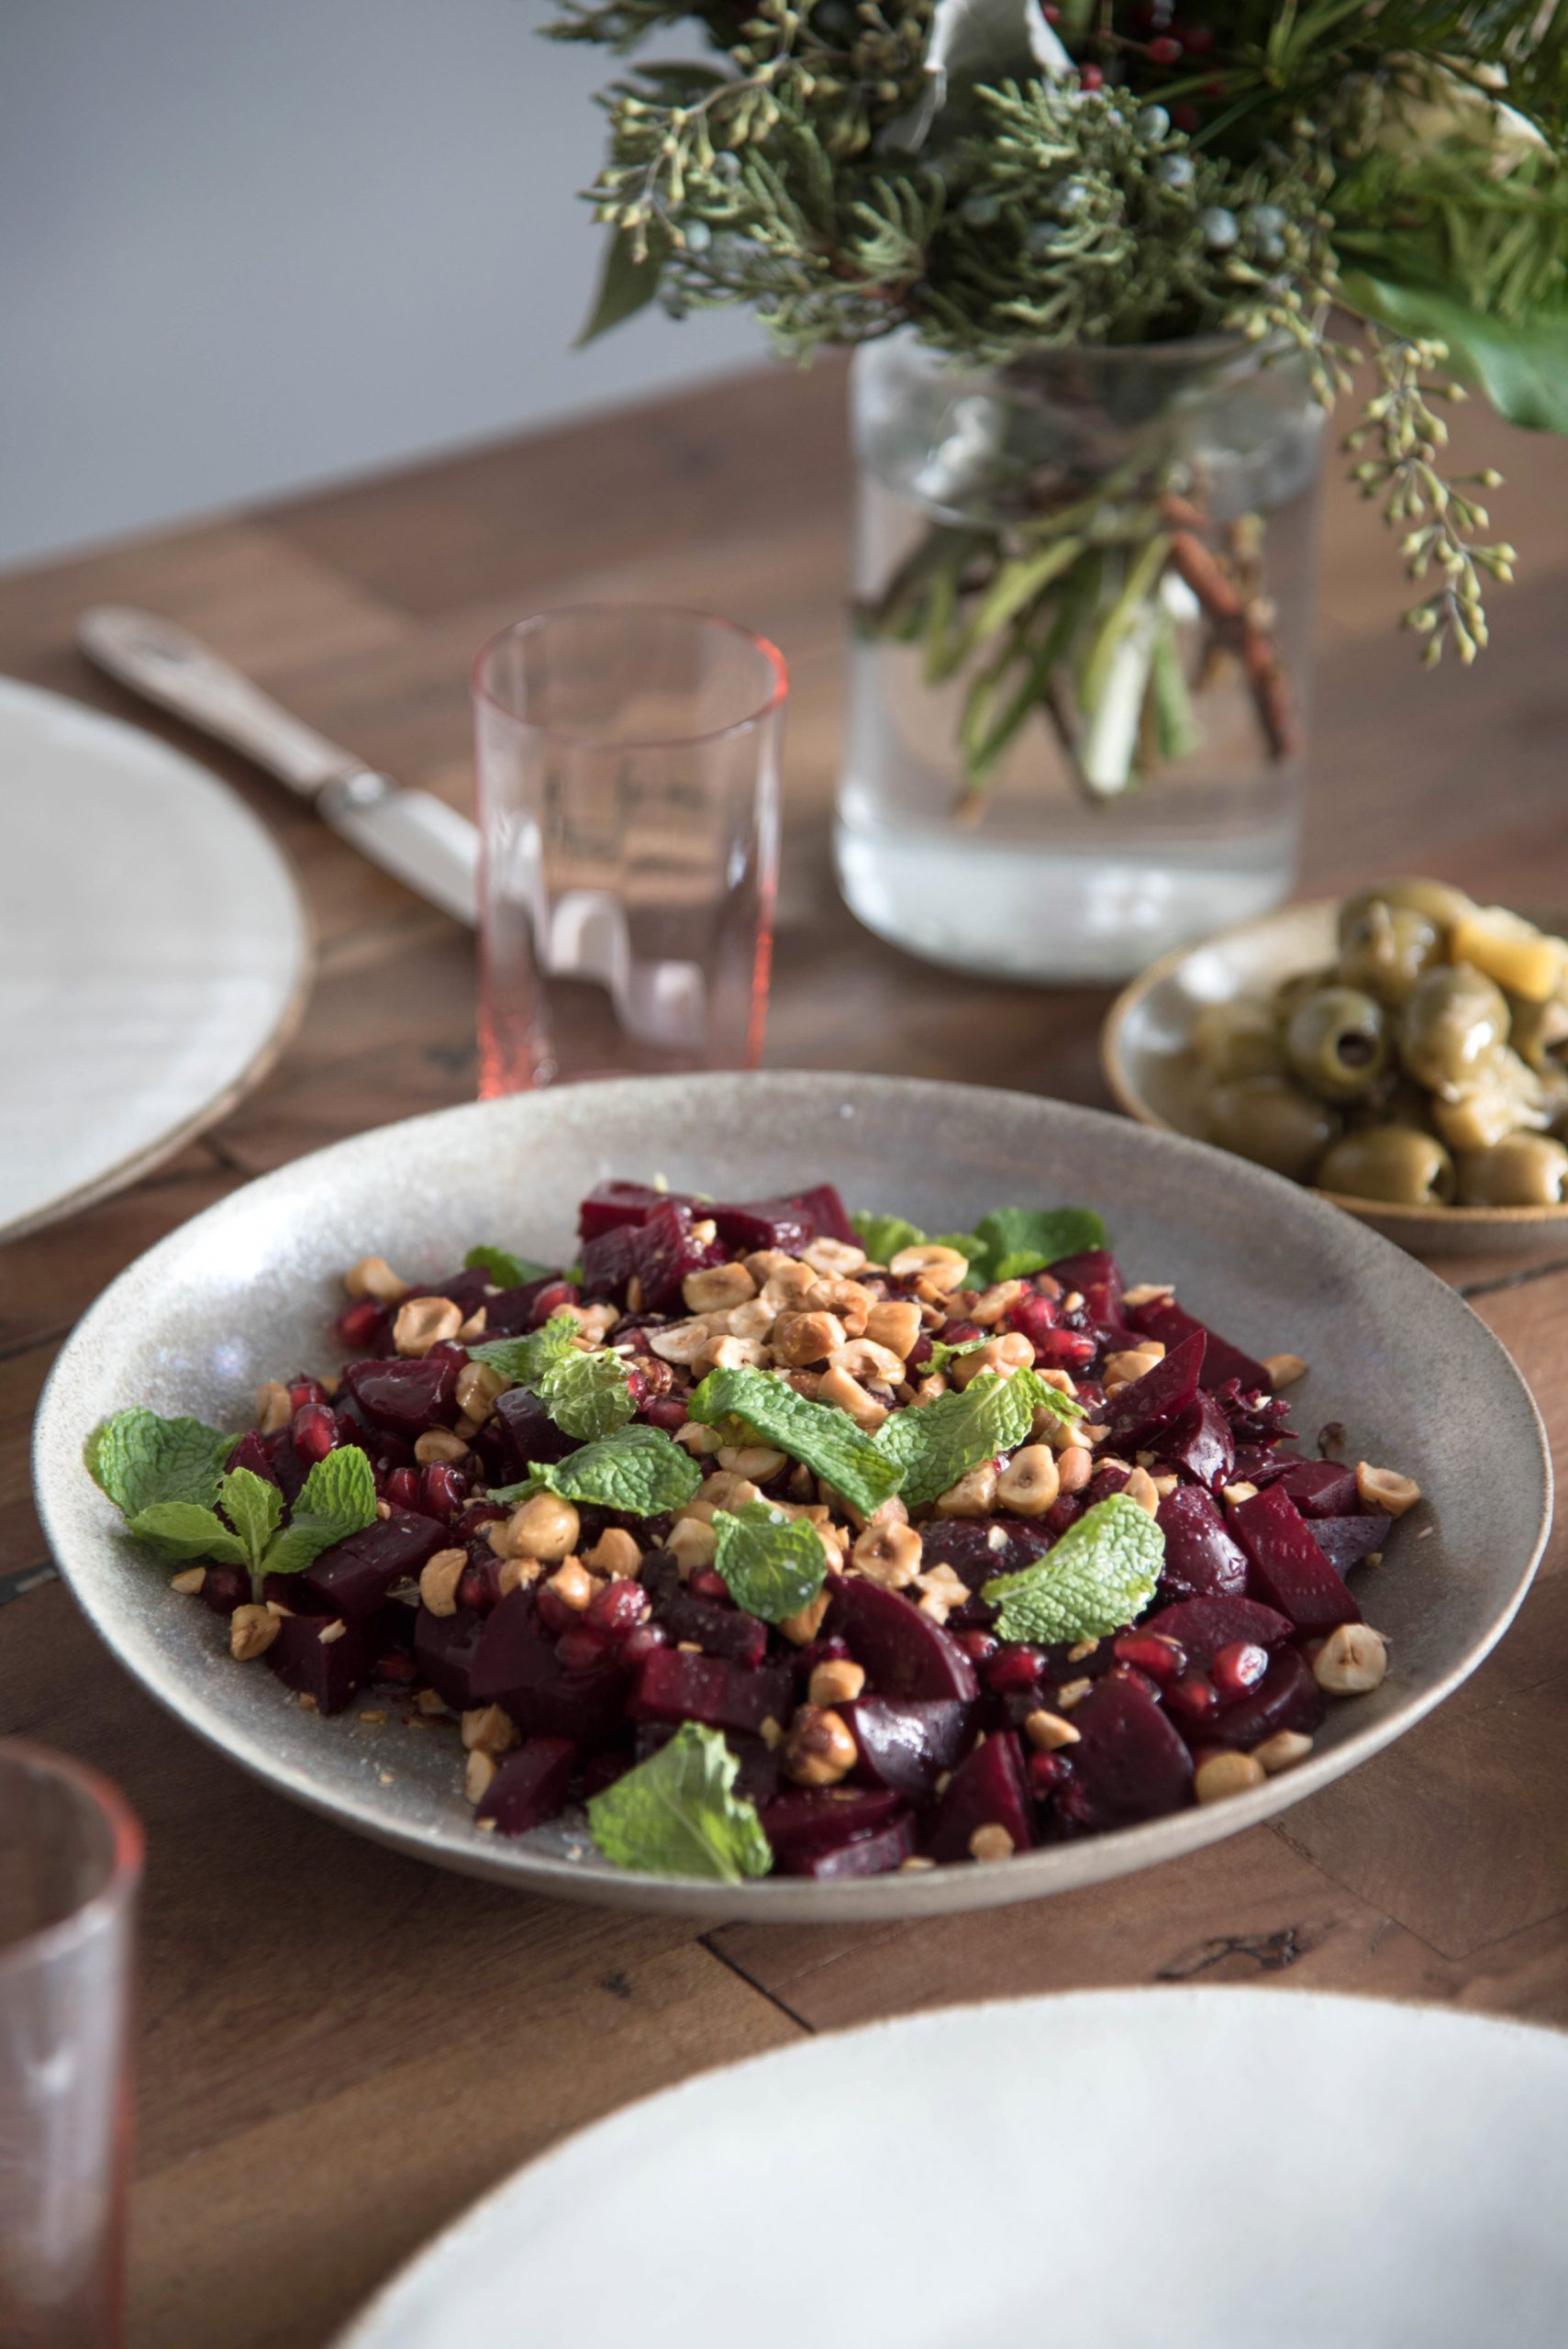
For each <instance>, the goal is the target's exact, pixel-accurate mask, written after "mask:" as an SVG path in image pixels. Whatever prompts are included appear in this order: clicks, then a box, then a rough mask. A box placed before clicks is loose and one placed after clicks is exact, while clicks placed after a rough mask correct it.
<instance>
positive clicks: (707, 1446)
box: [675, 1419, 724, 1460]
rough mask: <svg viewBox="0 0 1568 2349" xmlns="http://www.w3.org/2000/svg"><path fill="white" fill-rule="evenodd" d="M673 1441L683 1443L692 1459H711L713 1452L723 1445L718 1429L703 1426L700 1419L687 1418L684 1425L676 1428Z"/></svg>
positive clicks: (720, 1448) (719, 1449) (720, 1449)
mask: <svg viewBox="0 0 1568 2349" xmlns="http://www.w3.org/2000/svg"><path fill="white" fill-rule="evenodd" d="M675 1442H677V1443H679V1444H683V1445H684V1447H685V1449H686V1450H687V1451H688V1452H689V1453H691V1455H692V1457H693V1459H694V1460H711V1459H712V1457H713V1455H714V1453H716V1452H719V1451H722V1449H723V1446H724V1438H723V1437H722V1436H721V1435H720V1434H719V1433H718V1431H717V1429H716V1428H707V1427H704V1425H703V1423H702V1421H701V1420H700V1419H688V1420H687V1421H686V1423H685V1425H684V1427H683V1428H677V1429H676V1431H675Z"/></svg>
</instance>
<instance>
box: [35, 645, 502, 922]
mask: <svg viewBox="0 0 1568 2349" xmlns="http://www.w3.org/2000/svg"><path fill="white" fill-rule="evenodd" d="M76 637H77V642H78V643H79V644H80V645H81V647H82V650H83V652H85V653H86V654H87V656H88V658H89V660H92V661H95V662H97V664H98V666H99V668H101V669H104V670H106V671H107V673H108V674H109V675H110V676H111V677H115V678H117V679H118V681H119V683H120V684H121V685H128V686H129V687H130V688H131V690H132V691H133V692H134V693H139V694H140V695H141V696H143V697H144V698H145V699H146V700H148V701H150V702H156V703H157V705H158V706H159V707H160V708H161V709H167V710H172V712H173V713H174V715H175V716H176V717H177V718H184V719H185V720H186V722H187V723H188V724H190V725H192V726H197V727H200V728H201V729H202V731H203V732H204V733H206V734H210V735H211V736H213V738H214V739H215V740H217V741H219V742H227V743H228V745H229V747H230V749H232V750H237V751H243V752H244V753H245V755H246V756H247V757H248V758H250V759H253V760H254V761H255V763H256V764H257V765H258V766H260V767H264V768H265V769H266V771H267V772H268V774H272V775H275V776H276V777H277V779H278V780H279V782H280V783H285V784H287V785H288V786H289V788H290V790H291V791H295V792H297V793H298V794H299V795H300V796H301V797H302V798H305V799H307V800H309V801H310V803H311V805H312V806H313V807H314V808H315V810H316V813H317V815H318V816H319V817H320V818H321V819H322V821H323V822H324V823H327V824H329V825H330V826H331V828H332V829H333V830H334V831H335V832H337V833H339V834H340V836H341V837H342V838H343V839H344V840H346V841H349V842H350V844H351V845H352V846H353V847H354V848H356V849H358V850H359V852H360V853H361V856H365V857H368V858H369V859H370V860H371V862H372V863H373V864H379V865H380V866H381V867H382V869H383V871H384V872H387V873H390V874H393V875H394V876H395V878H396V879H397V880H399V881H401V882H402V883H403V884H404V885H405V887H406V888H409V889H412V890H414V891H415V892H416V893H417V895H418V896H422V897H426V898H428V900H429V902H430V903H431V904H432V905H436V906H439V907H441V909H442V911H443V912H445V913H449V914H451V915H453V916H454V917H455V918H456V919H457V920H459V921H462V922H466V923H467V924H468V925H469V927H470V928H471V929H472V928H473V926H474V924H475V923H476V922H477V920H478V914H479V893H478V879H479V833H478V830H477V829H476V827H475V826H474V825H473V824H472V823H470V821H469V820H468V818H467V817H466V816H461V815H459V813H458V812H457V810H456V808H455V807H448V806H447V804H446V801H445V800H444V799H438V798H437V797H436V796H435V794H434V793H433V792H428V791H416V790H406V789H404V788H403V787H402V786H401V785H399V784H397V783H396V782H395V780H394V779H393V777H392V776H390V775H385V774H377V773H376V772H375V771H374V769H373V768H370V767H367V766H366V765H365V763H364V762H363V760H362V759H357V758H356V757H355V756H354V754H353V752H352V751H346V750H344V749H343V748H342V746H341V745H340V744H339V743H337V742H332V741H329V740H328V738H327V736H326V735H325V734H318V733H317V730H316V729H315V727H313V726H307V725H306V723H305V721H304V719H303V718H295V716H294V714H293V712H292V711H290V710H286V709H284V707H283V705H282V703H281V702H275V701H274V700H273V699H272V696H271V695H270V694H265V693H263V692H262V691H261V687H260V686H259V685H253V684H252V683H251V681H250V678H249V677H247V676H244V675H242V674H241V673H240V672H239V670H238V669H236V668H234V667H233V666H232V665H231V664H230V663H229V662H227V661H225V660H224V659H223V658H222V656H221V655H220V654H218V653H217V652H215V651H213V650H212V648H211V646H210V645H207V644H204V643H203V642H202V640H201V639H200V638H199V637H196V636H193V635H192V634H191V633H190V631H189V630H188V629H183V628H179V627H177V626H176V625H175V624H174V622H173V621H172V620H164V619H160V618H157V617H156V616H155V615H154V614H153V613H151V612H140V611H137V610H135V609H133V608H132V607H130V606H129V605H126V604H95V605H93V606H91V607H89V608H88V609H87V610H86V611H84V612H83V613H82V614H81V616H80V618H78V620H77V624H76Z"/></svg>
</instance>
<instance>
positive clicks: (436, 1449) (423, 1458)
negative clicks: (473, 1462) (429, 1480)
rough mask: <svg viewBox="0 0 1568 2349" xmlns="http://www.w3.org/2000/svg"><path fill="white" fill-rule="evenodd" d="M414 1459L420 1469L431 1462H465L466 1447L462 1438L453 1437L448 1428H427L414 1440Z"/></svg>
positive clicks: (466, 1455)
mask: <svg viewBox="0 0 1568 2349" xmlns="http://www.w3.org/2000/svg"><path fill="white" fill-rule="evenodd" d="M414 1457H415V1459H416V1460H417V1462H418V1463H419V1464H420V1466H421V1467H422V1468H423V1467H428V1465H429V1464H430V1463H431V1461H433V1460H435V1461H446V1462H449V1463H450V1462H451V1461H454V1460H466V1459H467V1458H468V1446H467V1444H466V1443H464V1442H463V1440H462V1436H460V1435H454V1434H453V1433H452V1431H451V1430H450V1428H427V1429H426V1430H425V1432H424V1434H423V1435H420V1436H417V1437H416V1438H415V1440H414Z"/></svg>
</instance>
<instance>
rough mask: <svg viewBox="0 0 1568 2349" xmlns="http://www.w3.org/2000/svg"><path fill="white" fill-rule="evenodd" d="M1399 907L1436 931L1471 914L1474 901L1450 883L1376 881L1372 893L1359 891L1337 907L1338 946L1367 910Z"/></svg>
mask: <svg viewBox="0 0 1568 2349" xmlns="http://www.w3.org/2000/svg"><path fill="white" fill-rule="evenodd" d="M1380 904H1381V905H1385V906H1403V907H1408V909H1409V911H1410V912H1411V913H1416V914H1424V915H1425V916H1426V918H1427V919H1428V920H1429V921H1430V922H1435V923H1436V924H1437V926H1438V928H1439V930H1451V929H1452V928H1453V925H1454V923H1455V922H1457V921H1462V920H1463V918H1464V917H1465V916H1466V915H1467V914H1473V912H1474V911H1475V900H1474V898H1473V897H1470V896H1466V895H1465V893H1464V891H1463V890H1462V889H1456V888H1455V887H1454V885H1453V884H1452V882H1451V881H1429V880H1426V879H1424V878H1423V877H1422V876H1421V875H1420V874H1406V875H1405V876H1404V877H1403V878H1402V879H1400V880H1397V881H1380V882H1379V883H1378V885H1377V887H1376V888H1375V889H1362V890H1360V891H1359V892H1358V893H1357V895H1356V896H1353V897H1347V898H1346V899H1345V901H1344V903H1343V905H1342V906H1341V907H1340V941H1341V943H1342V942H1343V941H1344V940H1345V939H1346V938H1347V937H1348V936H1349V934H1350V931H1351V929H1352V927H1353V926H1354V924H1355V922H1356V920H1357V919H1358V918H1359V917H1360V916H1361V915H1362V914H1363V913H1364V912H1365V911H1366V908H1367V907H1368V906H1372V905H1380Z"/></svg>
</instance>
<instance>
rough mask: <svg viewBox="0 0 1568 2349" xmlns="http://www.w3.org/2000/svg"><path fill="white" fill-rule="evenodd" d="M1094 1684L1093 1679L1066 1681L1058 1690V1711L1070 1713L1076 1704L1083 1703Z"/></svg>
mask: <svg viewBox="0 0 1568 2349" xmlns="http://www.w3.org/2000/svg"><path fill="white" fill-rule="evenodd" d="M1094 1685H1095V1684H1094V1682H1093V1681H1092V1680H1069V1681H1067V1682H1065V1683H1064V1684H1063V1686H1062V1687H1060V1688H1059V1689H1058V1690H1057V1692H1056V1709H1057V1711H1058V1712H1061V1713H1070V1712H1071V1711H1072V1710H1073V1706H1074V1705H1081V1704H1082V1703H1083V1701H1084V1698H1085V1697H1086V1696H1087V1695H1088V1693H1089V1691H1090V1689H1091V1688H1092V1687H1094Z"/></svg>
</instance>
